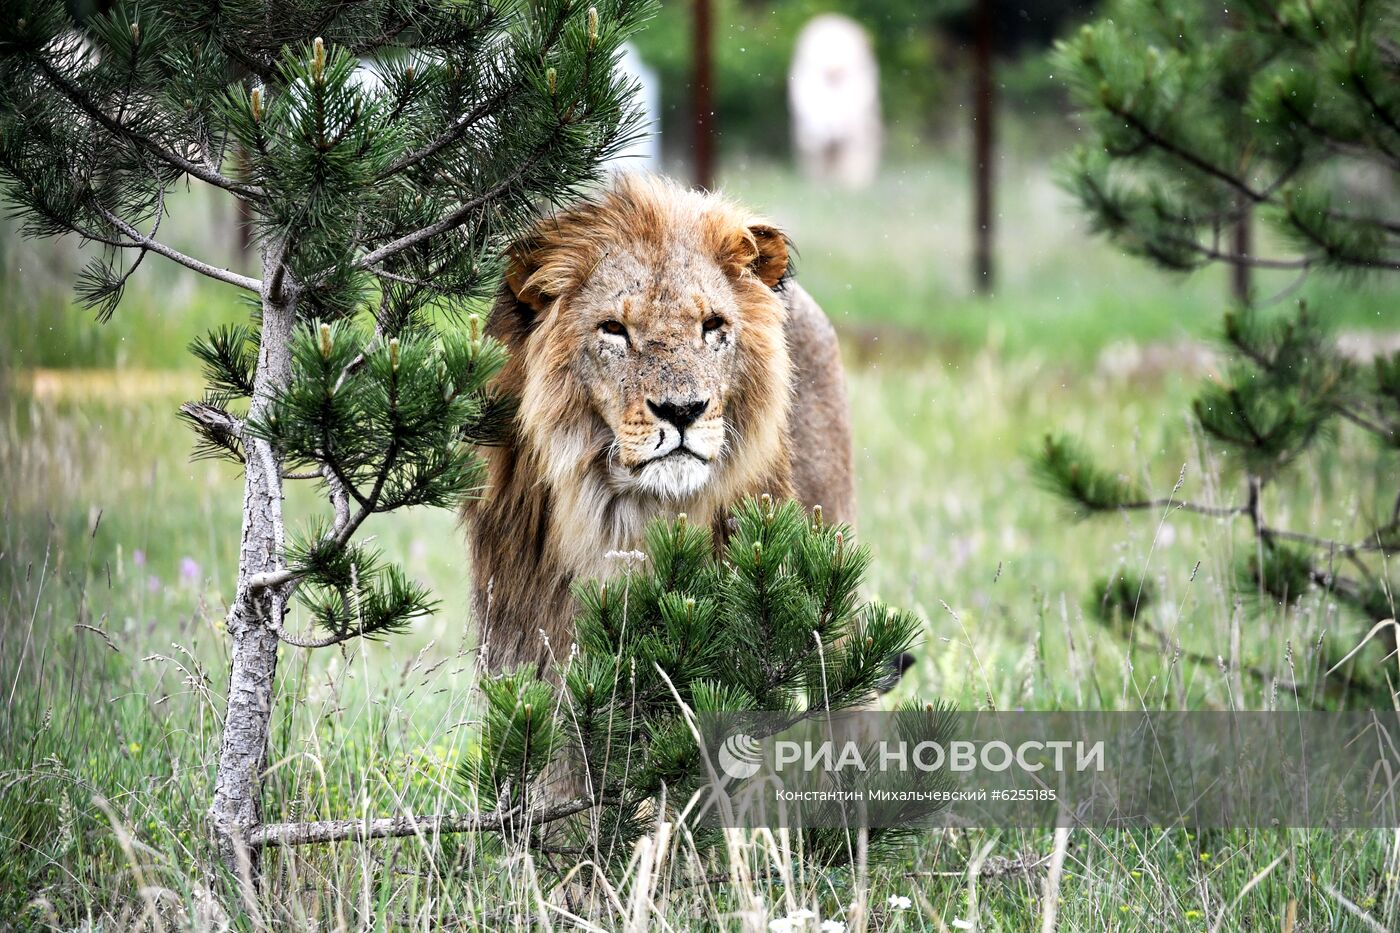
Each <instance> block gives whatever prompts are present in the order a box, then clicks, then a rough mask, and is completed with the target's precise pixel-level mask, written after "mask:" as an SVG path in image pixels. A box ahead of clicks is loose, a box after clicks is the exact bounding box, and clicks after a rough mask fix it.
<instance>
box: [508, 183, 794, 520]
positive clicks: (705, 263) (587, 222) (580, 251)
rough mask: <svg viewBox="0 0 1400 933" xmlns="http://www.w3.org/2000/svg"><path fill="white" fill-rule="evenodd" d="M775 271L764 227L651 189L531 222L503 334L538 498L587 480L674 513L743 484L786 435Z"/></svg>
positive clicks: (519, 251)
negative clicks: (540, 467) (512, 315)
mask: <svg viewBox="0 0 1400 933" xmlns="http://www.w3.org/2000/svg"><path fill="white" fill-rule="evenodd" d="M786 270H787V245H786V241H785V239H784V238H783V237H782V235H781V234H780V233H779V232H778V231H777V230H775V229H774V228H773V227H771V226H769V225H767V224H765V223H762V222H760V221H757V220H754V219H752V218H749V217H747V216H746V215H744V214H742V213H741V212H740V211H739V210H738V209H737V208H735V207H734V206H732V205H731V204H729V202H727V201H724V200H722V199H720V198H717V197H714V196H711V195H704V194H699V193H696V192H690V191H684V190H682V189H679V188H677V187H675V186H674V185H671V184H669V183H665V182H661V181H659V180H652V179H631V180H623V181H622V182H620V183H619V185H618V187H617V188H615V189H613V190H612V191H610V192H608V193H607V194H606V195H604V197H603V198H602V199H601V200H599V201H594V202H589V203H587V204H584V205H580V206H579V207H576V208H573V209H571V210H570V211H568V212H565V213H564V214H562V215H560V216H559V217H557V218H554V219H553V220H550V221H546V222H544V223H542V224H541V225H540V227H539V228H538V229H537V230H536V231H535V233H534V234H533V236H532V237H530V238H527V240H526V241H524V242H523V244H522V245H520V246H518V247H517V248H516V249H515V250H513V251H512V267H511V269H510V271H509V272H508V277H507V281H508V283H509V285H510V288H511V291H512V292H513V293H514V295H515V297H516V298H517V299H518V302H517V305H516V308H517V318H516V319H515V320H514V322H512V323H510V324H509V325H508V331H507V332H506V333H505V334H504V336H506V337H507V340H508V342H510V343H512V344H513V351H514V352H513V355H512V365H513V366H518V367H519V371H518V376H519V379H520V386H519V389H520V408H521V410H520V418H519V423H520V425H521V428H522V431H523V433H524V435H525V438H526V440H528V441H530V442H531V446H532V447H534V448H535V449H536V450H537V451H539V452H540V454H541V457H542V459H543V461H544V463H545V471H546V479H547V480H549V481H550V482H551V485H553V486H554V487H555V488H556V490H559V489H568V490H571V491H575V490H578V489H579V488H581V486H580V478H581V477H582V476H583V475H584V474H588V476H589V477H591V478H592V480H596V481H598V482H597V483H596V484H595V485H601V487H602V488H603V489H605V490H606V493H607V494H609V495H612V496H632V497H634V498H638V499H645V498H648V497H649V498H652V499H655V500H660V501H663V502H667V503H672V504H677V503H679V504H681V505H682V506H683V505H684V503H685V501H686V500H687V499H691V498H694V497H695V496H697V495H702V494H704V493H705V492H706V491H707V490H712V489H715V487H719V486H723V485H724V484H726V483H733V482H741V481H742V482H748V481H751V480H752V478H753V474H754V473H755V472H756V471H760V470H762V469H763V468H764V467H765V466H766V465H767V464H769V463H770V462H771V458H772V457H773V456H774V455H775V452H776V450H777V449H778V446H779V444H780V442H781V433H782V430H783V426H784V425H785V424H786V413H787V404H788V378H789V372H788V358H787V349H786V344H785V340H784V335H783V319H784V314H785V312H784V310H783V305H782V303H781V301H780V300H779V299H778V298H777V297H776V295H775V294H774V292H773V286H774V285H775V284H776V283H777V282H778V281H779V280H780V278H781V277H782V275H783V274H784V273H785V272H786ZM511 327H518V328H519V333H517V334H514V335H512V333H510V332H509V328H511ZM512 336H514V337H515V340H514V341H512V340H511V339H510V338H511V337H512Z"/></svg>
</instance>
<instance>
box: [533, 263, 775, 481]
mask: <svg viewBox="0 0 1400 933" xmlns="http://www.w3.org/2000/svg"><path fill="white" fill-rule="evenodd" d="M671 260H672V261H671V262H670V263H668V264H667V265H666V266H663V267H662V268H660V269H654V270H648V269H647V268H646V266H645V265H644V260H643V259H642V258H640V257H637V256H635V255H631V254H628V253H623V254H621V255H617V256H610V257H608V258H606V259H604V260H603V261H602V262H600V263H599V266H598V268H597V269H596V270H595V271H594V274H593V275H592V276H591V277H590V279H589V282H588V283H587V285H585V287H584V288H583V289H582V290H581V291H580V293H579V294H578V295H577V296H576V297H575V299H574V300H573V301H572V302H571V309H570V313H569V314H568V315H567V317H568V320H567V321H566V322H561V324H563V328H564V329H567V331H568V333H567V335H563V334H561V335H559V336H561V337H565V339H566V340H567V342H568V343H569V344H570V345H571V346H572V347H573V360H572V366H573V369H574V373H575V376H576V378H577V379H578V381H579V383H581V384H582V385H584V386H586V387H587V391H588V395H589V401H590V403H591V405H592V408H593V410H594V411H595V412H596V413H597V415H598V418H599V419H600V421H601V422H602V423H603V424H604V425H606V428H607V430H608V431H609V432H610V434H611V444H610V451H609V453H610V456H609V458H608V462H607V466H608V473H609V476H610V478H611V481H612V483H613V485H614V487H615V488H617V489H618V490H631V491H640V492H645V493H651V494H653V495H656V496H658V497H661V498H663V499H668V500H675V499H682V498H684V497H687V496H689V495H691V494H693V493H695V492H697V491H699V490H700V489H701V488H702V487H703V486H704V485H705V483H706V482H707V481H708V480H709V479H710V477H711V475H712V474H713V473H714V471H715V469H716V467H717V466H718V465H719V463H720V461H721V460H722V459H723V458H724V455H725V441H726V422H725V408H726V403H727V401H728V395H729V392H730V389H731V387H732V386H733V385H734V384H735V379H734V369H735V366H736V363H737V360H738V358H739V348H740V347H741V346H742V345H743V342H744V340H745V337H746V336H747V335H746V334H745V330H746V321H745V319H744V313H743V309H742V308H741V307H740V306H739V304H738V302H737V301H736V299H735V295H734V290H733V288H732V287H731V285H730V283H729V280H728V278H727V277H726V276H725V274H724V272H723V270H722V269H721V268H720V266H719V263H718V262H716V261H715V260H714V259H713V258H712V257H708V256H705V255H696V254H694V253H693V252H690V251H685V252H683V253H681V254H678V255H674V256H672V257H671ZM751 326H753V327H755V328H759V327H763V326H764V323H763V322H761V321H760V322H757V323H753V324H752V325H751Z"/></svg>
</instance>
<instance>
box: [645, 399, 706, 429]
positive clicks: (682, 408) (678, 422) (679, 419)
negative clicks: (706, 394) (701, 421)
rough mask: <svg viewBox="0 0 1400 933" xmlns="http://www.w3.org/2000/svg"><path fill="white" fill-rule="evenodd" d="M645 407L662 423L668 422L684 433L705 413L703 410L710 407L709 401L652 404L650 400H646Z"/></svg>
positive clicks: (669, 401)
mask: <svg viewBox="0 0 1400 933" xmlns="http://www.w3.org/2000/svg"><path fill="white" fill-rule="evenodd" d="M647 407H648V408H650V409H651V413H652V414H653V415H655V416H656V417H658V418H660V419H661V420H662V421H669V422H671V423H672V424H674V425H675V426H676V428H677V429H679V430H681V431H684V430H685V429H686V428H688V427H690V426H691V425H692V424H694V423H695V419H697V418H699V417H700V416H701V415H703V414H704V413H705V409H707V408H709V407H710V400H709V399H700V400H699V401H695V402H673V401H671V400H669V399H668V400H666V401H664V402H653V401H652V400H651V399H647Z"/></svg>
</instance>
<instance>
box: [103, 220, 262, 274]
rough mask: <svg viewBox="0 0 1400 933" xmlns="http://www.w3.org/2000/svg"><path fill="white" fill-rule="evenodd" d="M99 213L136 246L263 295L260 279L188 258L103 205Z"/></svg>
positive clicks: (200, 272)
mask: <svg viewBox="0 0 1400 933" xmlns="http://www.w3.org/2000/svg"><path fill="white" fill-rule="evenodd" d="M96 207H97V212H98V213H99V214H101V215H102V216H103V218H105V219H106V221H107V222H108V223H110V224H111V225H112V226H114V227H116V228H117V229H118V230H120V231H121V232H122V233H123V234H124V235H125V236H126V237H128V238H129V239H131V240H133V241H134V245H135V246H139V247H141V248H142V249H148V250H150V251H151V252H153V253H158V254H160V255H161V256H164V257H165V258H166V259H170V260H173V261H175V262H178V263H179V264H180V265H182V266H184V267H185V268H187V269H193V270H194V271H195V272H198V273H199V274H200V275H206V276H208V277H209V278H211V279H218V280H219V281H220V282H227V283H228V284H229V285H237V286H238V287H239V288H246V289H247V290H248V291H250V292H255V293H261V292H262V282H261V281H259V280H258V279H254V278H249V277H248V276H246V275H239V274H238V273H237V272H230V271H229V270H227V269H220V268H218V267H217V266H211V265H209V263H207V262H202V261H200V260H198V259H195V258H193V257H190V256H186V255H185V254H184V253H182V252H180V251H179V250H176V249H172V248H171V247H169V246H166V245H165V244H164V243H161V242H158V241H156V240H153V239H151V238H150V237H148V236H146V235H145V234H144V233H142V232H141V231H140V230H137V229H136V228H135V227H133V226H132V225H131V224H129V223H127V222H126V221H125V220H122V219H121V218H120V217H118V216H117V215H116V214H113V213H112V212H111V211H109V210H107V208H105V207H103V206H102V205H101V204H98V205H96Z"/></svg>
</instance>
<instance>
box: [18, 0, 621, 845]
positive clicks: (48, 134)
mask: <svg viewBox="0 0 1400 933" xmlns="http://www.w3.org/2000/svg"><path fill="white" fill-rule="evenodd" d="M103 6H104V8H105V7H106V6H107V5H105V4H104V5H103ZM648 8H649V6H648V0H587V2H584V0H495V2H487V0H350V2H338V3H333V4H326V3H308V2H297V0H236V2H232V3H223V4H218V5H217V6H216V7H211V6H210V5H209V4H206V3H196V2H190V0H143V2H141V3H140V4H137V3H134V2H131V3H128V2H117V3H115V4H112V5H111V6H110V8H108V9H107V12H104V13H101V14H98V15H93V16H91V17H89V18H86V19H82V20H75V19H73V18H72V17H71V16H70V14H69V12H68V10H69V7H68V5H66V4H65V3H63V2H61V0H7V2H5V3H4V4H3V5H0V177H3V179H4V182H5V193H6V196H7V197H8V199H9V201H10V203H11V205H12V206H13V207H14V209H15V210H16V212H17V213H18V214H19V215H21V216H22V217H23V218H24V220H25V228H24V231H25V233H26V234H28V235H31V236H39V237H51V236H61V235H64V234H75V235H76V236H77V237H79V238H80V239H81V240H82V241H84V242H85V243H87V244H89V245H90V246H91V247H92V249H93V251H94V258H93V259H92V261H91V263H90V265H89V266H88V267H87V269H86V270H85V271H84V273H83V275H82V277H81V280H80V281H79V283H78V287H79V291H80V294H81V296H82V298H83V299H84V300H85V301H86V302H87V303H88V304H90V305H91V306H92V307H93V308H94V309H95V310H96V311H97V314H98V317H99V318H101V319H105V318H107V317H109V316H110V315H112V314H113V313H117V312H119V305H120V302H121V297H122V291H123V287H124V286H125V284H126V282H127V280H128V279H129V278H130V277H131V275H132V274H133V273H134V272H135V271H136V270H137V268H138V267H139V266H140V264H141V263H142V261H143V260H144V259H145V258H146V257H147V256H148V255H150V254H154V255H156V256H158V257H161V258H163V259H165V260H170V261H173V262H176V263H179V264H181V265H183V266H185V267H186V268H188V269H189V270H190V271H191V272H192V273H196V274H199V275H203V276H206V277H208V278H210V279H213V280H215V281H218V282H221V283H224V284H225V285H227V286H229V287H232V288H236V289H241V290H243V291H245V292H247V293H248V295H249V299H250V301H249V306H250V315H249V322H248V324H247V325H245V326H241V327H234V328H229V329H224V330H220V331H217V332H215V333H213V334H210V335H208V336H207V337H206V338H204V339H202V340H200V341H198V342H197V343H196V344H195V345H194V352H195V353H196V354H197V355H198V356H199V357H200V359H201V360H202V361H203V362H204V364H205V367H206V369H207V372H208V376H209V394H208V395H207V396H206V397H205V398H204V399H203V400H202V401H200V402H195V403H191V404H189V405H186V406H185V407H184V409H183V411H184V414H185V416H186V418H187V419H188V420H189V422H190V424H191V426H192V427H193V428H194V429H195V431H196V433H197V435H198V436H199V442H200V447H199V453H201V454H206V455H216V456H221V457H224V458H226V459H229V460H232V461H234V462H236V463H238V464H239V465H240V466H241V467H242V470H243V474H244V487H243V529H242V544H241V549H240V559H239V567H238V575H237V583H236V585H235V590H234V592H233V593H232V594H230V600H229V612H228V617H227V623H228V626H227V627H228V635H229V638H230V641H231V653H232V667H231V670H230V676H229V689H228V706H227V713H226V718H225V725H224V735H223V740H222V746H221V750H220V754H219V760H218V763H217V778H216V789H215V794H214V799H213V801H212V803H211V805H210V807H209V818H210V823H211V829H212V831H213V833H214V836H215V838H216V840H217V841H218V843H219V848H220V851H221V854H222V856H223V858H224V859H225V861H226V862H227V863H228V864H229V865H230V866H236V864H237V860H238V857H239V856H240V855H242V854H247V855H249V856H251V857H253V858H254V859H255V858H256V851H257V850H256V844H257V842H258V841H259V821H260V816H259V797H260V780H261V778H260V774H261V772H262V770H263V766H264V757H265V754H266V751H267V740H268V723H269V718H270V715H271V712H272V698H273V681H274V677H275V673H276V668H277V656H278V651H279V648H280V646H281V645H282V644H284V643H288V644H292V645H297V646H302V647H318V646H323V645H330V644H334V643H336V642H340V641H343V640H345V639H349V638H356V637H378V636H382V635H386V634H389V633H391V632H393V631H395V630H398V629H400V628H402V627H403V626H405V625H406V624H408V623H409V622H410V621H411V620H412V619H413V618H414V617H416V616H418V615H421V614H422V613H424V612H427V611H429V609H430V608H431V606H432V601H431V598H430V596H429V595H428V594H427V593H425V592H424V591H423V590H422V589H421V588H420V587H418V586H416V585H414V584H413V583H411V582H409V580H408V579H407V577H406V576H405V575H404V574H403V573H402V572H401V571H400V570H399V569H398V568H396V567H394V566H393V565H391V564H387V563H385V562H384V561H383V560H382V559H381V558H380V557H379V556H378V555H377V554H375V553H373V552H372V551H371V550H369V549H368V548H366V547H365V546H363V545H360V544H357V543H356V542H355V540H354V538H355V533H356V531H357V529H359V527H360V526H361V523H363V522H364V521H365V519H366V518H368V517H369V516H370V515H373V514H376V513H383V512H390V511H394V510H396V509H400V508H404V507H407V506H410V505H433V506H452V505H454V504H455V503H457V502H458V501H460V500H461V498H462V497H463V496H467V495H471V494H473V492H474V491H475V490H476V487H477V475H478V474H477V462H476V460H475V458H474V457H473V455H472V453H471V448H470V446H469V445H470V442H471V441H473V440H475V439H479V438H481V437H482V436H483V435H485V434H489V432H490V431H491V429H492V426H493V424H495V423H496V422H497V421H498V420H499V419H500V417H501V415H502V413H503V411H502V407H503V403H502V402H501V401H500V400H496V399H493V398H491V397H489V396H488V394H487V392H486V388H485V387H486V384H487V381H488V380H489V378H490V376H491V375H492V374H493V373H494V372H495V370H496V369H497V368H498V367H499V366H500V364H501V361H502V360H501V356H502V351H501V349H500V347H498V346H497V345H495V344H494V343H492V342H491V341H489V340H486V339H484V338H483V337H481V336H480V335H479V334H478V333H477V332H476V331H475V329H473V328H472V327H470V326H467V325H465V324H464V322H465V320H466V318H465V313H466V311H467V310H468V309H469V308H471V307H472V302H473V301H474V300H475V299H478V298H480V297H482V296H483V293H484V292H485V291H487V290H488V289H489V287H490V286H491V285H492V284H493V282H494V278H495V276H496V274H497V266H496V259H497V256H498V255H499V253H500V251H501V248H502V246H503V245H504V243H505V242H507V241H508V239H509V238H511V237H512V236H513V235H515V234H516V233H517V232H518V231H519V230H520V229H522V227H523V226H524V224H525V223H526V221H527V220H528V219H529V218H530V216H531V215H532V213H533V211H534V210H535V209H536V208H537V206H539V205H540V204H541V203H543V202H549V201H552V200H555V199H559V198H561V197H564V196H567V195H569V194H570V193H572V192H574V191H575V190H576V189H577V187H578V186H579V185H580V184H582V183H584V182H586V181H588V180H589V179H591V178H592V177H594V175H595V174H596V172H597V169H598V166H599V164H600V162H601V161H602V160H604V159H605V158H607V157H608V156H609V155H610V154H611V153H612V152H613V151H614V150H615V149H616V148H617V147H618V145H619V144H620V143H621V142H623V141H625V139H626V137H627V136H628V134H629V132H630V128H631V126H632V122H631V116H630V112H629V110H628V107H627V98H628V95H629V93H630V91H631V89H630V87H628V86H627V85H626V83H625V82H624V81H622V80H620V79H619V78H618V77H616V76H615V74H614V67H613V66H614V61H615V58H616V55H617V52H618V47H619V44H620V43H621V42H622V40H623V39H624V38H625V37H626V36H627V35H628V34H629V33H630V32H631V31H633V30H634V29H635V28H637V26H638V25H639V23H640V22H641V21H642V19H643V17H644V16H645V15H646V14H647V12H648ZM190 184H204V185H211V186H213V187H215V188H218V189H220V190H222V191H224V192H227V193H228V194H229V195H231V196H232V197H233V198H236V199H237V200H238V201H240V202H242V204H243V205H244V208H245V210H246V214H247V216H249V217H251V219H252V224H253V235H254V238H255V240H256V243H257V247H258V252H259V254H260V258H261V263H260V265H261V277H260V278H253V277H251V276H248V275H242V274H238V273H235V272H231V271H228V270H226V269H222V268H218V267H216V266H215V265H213V264H211V263H208V262H204V261H201V260H200V259H198V258H197V257H195V256H191V255H187V254H185V253H183V252H180V251H178V250H176V249H173V248H171V247H170V246H169V245H167V244H166V243H165V242H163V241H162V240H161V238H160V237H161V231H160V226H161V220H162V218H163V217H164V216H165V213H166V197H167V194H168V193H169V192H171V191H172V189H174V188H176V187H177V186H185V185H190ZM287 481H297V482H309V483H315V484H317V485H318V486H319V487H320V488H321V489H322V490H324V492H325V495H326V498H327V500H328V515H327V517H326V518H325V519H324V520H323V521H320V522H313V523H312V524H310V525H309V526H307V527H305V528H303V529H301V530H300V531H297V532H295V533H293V534H288V533H287V532H286V531H285V529H284V521H283V515H282V498H283V496H282V488H283V483H284V482H287ZM293 599H300V600H302V601H303V602H304V603H305V604H306V605H307V607H308V609H309V613H310V617H311V618H313V619H314V620H315V622H316V623H317V626H318V628H319V630H320V631H319V632H317V633H312V634H298V633H293V632H290V631H288V630H287V629H286V628H285V627H284V622H285V620H286V618H287V613H288V606H289V605H290V604H291V602H292V600H293ZM246 844H252V845H253V846H254V848H252V849H251V850H248V849H247V847H246Z"/></svg>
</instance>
